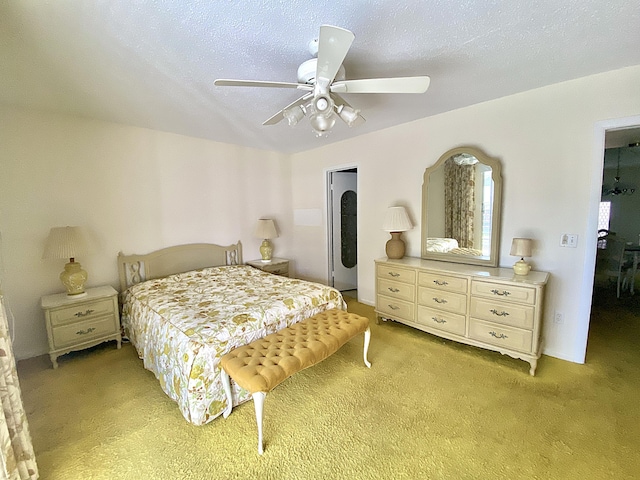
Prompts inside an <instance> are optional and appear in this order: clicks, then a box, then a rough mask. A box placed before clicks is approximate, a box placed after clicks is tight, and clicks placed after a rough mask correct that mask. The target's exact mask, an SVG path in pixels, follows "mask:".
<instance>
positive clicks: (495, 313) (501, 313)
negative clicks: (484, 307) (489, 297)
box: [489, 308, 509, 317]
mask: <svg viewBox="0 0 640 480" xmlns="http://www.w3.org/2000/svg"><path fill="white" fill-rule="evenodd" d="M489 311H490V312H491V313H493V314H494V315H497V316H498V317H508V316H509V312H505V311H504V310H503V311H502V312H499V311H497V310H496V309H495V308H492V309H491V310H489Z"/></svg>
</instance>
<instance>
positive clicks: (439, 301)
mask: <svg viewBox="0 0 640 480" xmlns="http://www.w3.org/2000/svg"><path fill="white" fill-rule="evenodd" d="M433 300H434V301H435V302H436V303H440V304H445V303H448V302H447V301H446V300H445V299H444V298H437V297H433Z"/></svg>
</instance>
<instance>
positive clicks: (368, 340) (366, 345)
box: [364, 327, 371, 368]
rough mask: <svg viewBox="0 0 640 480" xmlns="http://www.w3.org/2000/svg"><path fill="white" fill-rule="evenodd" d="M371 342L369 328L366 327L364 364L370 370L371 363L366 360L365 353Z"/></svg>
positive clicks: (365, 353)
mask: <svg viewBox="0 0 640 480" xmlns="http://www.w3.org/2000/svg"><path fill="white" fill-rule="evenodd" d="M370 341H371V328H369V327H367V329H366V330H365V331H364V364H365V365H366V366H367V367H369V368H371V362H370V361H369V360H368V359H367V353H368V352H369V342H370Z"/></svg>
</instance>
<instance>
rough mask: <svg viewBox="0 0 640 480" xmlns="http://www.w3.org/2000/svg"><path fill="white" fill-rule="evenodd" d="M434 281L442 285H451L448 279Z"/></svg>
mask: <svg viewBox="0 0 640 480" xmlns="http://www.w3.org/2000/svg"><path fill="white" fill-rule="evenodd" d="M433 283H435V284H436V285H439V286H441V287H444V286H447V285H449V283H448V282H447V281H446V280H434V281H433Z"/></svg>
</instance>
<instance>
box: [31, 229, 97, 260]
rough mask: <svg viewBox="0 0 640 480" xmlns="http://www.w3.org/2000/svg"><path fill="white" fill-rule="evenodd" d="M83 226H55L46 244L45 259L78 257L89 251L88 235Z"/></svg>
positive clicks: (43, 256) (43, 255)
mask: <svg viewBox="0 0 640 480" xmlns="http://www.w3.org/2000/svg"><path fill="white" fill-rule="evenodd" d="M83 230H84V229H83V228H81V227H53V228H52V229H51V230H50V231H49V236H48V237H47V240H46V242H45V245H44V252H43V254H42V258H43V259H52V258H76V257H81V256H83V255H86V254H87V253H89V244H88V243H87V235H86V234H85V233H84V231H83Z"/></svg>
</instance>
